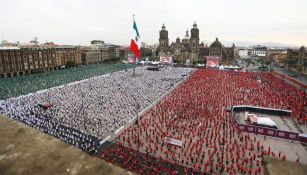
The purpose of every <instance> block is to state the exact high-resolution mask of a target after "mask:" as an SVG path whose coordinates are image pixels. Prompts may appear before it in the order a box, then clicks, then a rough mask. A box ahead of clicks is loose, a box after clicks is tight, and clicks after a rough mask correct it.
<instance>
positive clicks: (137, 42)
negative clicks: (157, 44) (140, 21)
mask: <svg viewBox="0 0 307 175" xmlns="http://www.w3.org/2000/svg"><path fill="white" fill-rule="evenodd" d="M133 31H134V32H133V33H135V34H134V36H133V37H132V39H131V44H130V51H131V52H132V53H133V54H134V55H135V57H136V59H139V58H140V47H141V37H140V34H139V31H138V28H137V26H136V22H135V20H134V17H133Z"/></svg>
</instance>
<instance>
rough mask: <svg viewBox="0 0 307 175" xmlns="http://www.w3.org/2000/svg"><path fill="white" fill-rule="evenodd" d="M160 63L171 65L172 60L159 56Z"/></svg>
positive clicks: (169, 57)
mask: <svg viewBox="0 0 307 175" xmlns="http://www.w3.org/2000/svg"><path fill="white" fill-rule="evenodd" d="M160 63H162V64H172V63H173V58H172V57H171V56H160Z"/></svg>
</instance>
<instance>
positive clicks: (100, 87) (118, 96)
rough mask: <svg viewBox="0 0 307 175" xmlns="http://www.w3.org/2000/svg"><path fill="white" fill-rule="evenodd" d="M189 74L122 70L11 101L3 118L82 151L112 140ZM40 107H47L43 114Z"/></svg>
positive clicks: (178, 70)
mask: <svg viewBox="0 0 307 175" xmlns="http://www.w3.org/2000/svg"><path fill="white" fill-rule="evenodd" d="M191 71H193V69H188V68H172V67H165V68H162V69H160V71H149V70H146V67H138V68H136V70H135V73H136V74H135V76H133V70H132V69H128V70H123V71H119V72H115V73H112V74H108V75H103V76H99V77H94V78H91V79H88V80H84V81H80V82H76V83H70V84H68V85H64V86H61V87H58V88H52V89H47V90H44V91H41V92H37V93H33V94H29V95H25V96H20V97H16V98H10V99H8V100H6V101H5V105H4V106H5V107H4V109H3V110H2V113H4V114H5V115H8V116H9V117H11V118H14V119H16V120H19V121H22V122H24V123H26V124H28V125H30V126H32V127H35V128H38V129H40V130H42V131H44V132H46V133H49V134H51V135H53V136H56V137H58V138H60V139H61V140H64V141H66V142H68V143H70V144H73V145H76V146H78V147H80V148H82V149H83V150H88V149H89V148H91V147H92V146H93V145H95V144H97V142H98V141H99V140H102V139H104V138H105V137H107V136H108V135H110V134H113V133H114V131H116V129H118V128H119V127H121V126H122V125H124V124H126V123H128V121H129V120H131V119H132V118H133V117H135V116H136V113H137V112H140V111H141V110H142V109H144V108H145V107H147V106H149V105H150V104H151V103H152V102H154V101H155V100H156V99H157V98H159V97H160V96H161V95H162V94H164V93H165V92H166V91H167V90H169V89H170V88H172V87H173V86H174V85H175V84H176V83H178V82H179V81H181V80H182V79H183V78H182V77H183V76H182V75H186V74H189V73H190V72H191ZM40 104H47V106H48V108H47V109H45V108H43V107H42V105H40ZM0 113H1V110H0Z"/></svg>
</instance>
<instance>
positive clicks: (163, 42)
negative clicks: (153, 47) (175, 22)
mask: <svg viewBox="0 0 307 175" xmlns="http://www.w3.org/2000/svg"><path fill="white" fill-rule="evenodd" d="M234 52H235V45H234V44H233V45H232V47H224V46H223V44H222V43H221V42H220V41H219V40H218V38H216V40H215V41H214V42H213V43H212V44H211V45H210V46H209V47H207V46H204V43H203V42H201V43H199V29H198V28H197V24H196V22H194V24H193V27H192V29H191V30H190V35H189V31H186V34H185V36H184V38H182V39H181V40H180V38H179V37H177V39H176V42H175V43H174V42H172V43H171V44H169V39H168V31H167V30H166V27H165V25H164V24H163V26H162V29H161V30H160V35H159V47H158V55H159V56H170V57H172V58H173V60H174V62H175V63H186V61H187V60H189V62H190V63H203V62H206V56H212V57H219V63H220V64H224V65H228V64H232V63H233V61H234V55H235V53H234Z"/></svg>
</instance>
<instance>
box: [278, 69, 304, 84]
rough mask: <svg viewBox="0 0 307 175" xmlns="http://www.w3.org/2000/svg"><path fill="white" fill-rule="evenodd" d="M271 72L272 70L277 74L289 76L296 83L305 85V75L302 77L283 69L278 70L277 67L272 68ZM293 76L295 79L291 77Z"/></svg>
mask: <svg viewBox="0 0 307 175" xmlns="http://www.w3.org/2000/svg"><path fill="white" fill-rule="evenodd" d="M272 70H274V71H276V72H278V73H281V74H284V75H286V76H290V77H291V78H292V79H295V80H296V81H299V82H301V83H302V84H304V85H307V75H304V74H302V75H301V74H298V73H295V72H292V71H289V70H287V69H285V68H280V67H277V66H272ZM293 76H295V77H293Z"/></svg>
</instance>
